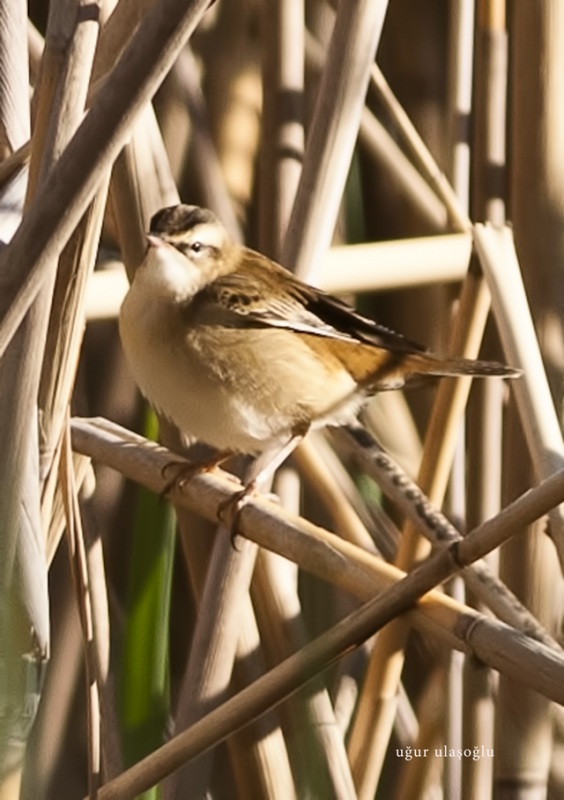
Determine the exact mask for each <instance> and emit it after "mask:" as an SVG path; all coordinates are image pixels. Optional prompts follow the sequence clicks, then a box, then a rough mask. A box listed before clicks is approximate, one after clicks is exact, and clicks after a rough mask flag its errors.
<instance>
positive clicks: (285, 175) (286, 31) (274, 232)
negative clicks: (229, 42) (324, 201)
mask: <svg viewBox="0 0 564 800" xmlns="http://www.w3.org/2000/svg"><path fill="white" fill-rule="evenodd" d="M261 20H262V26H263V36H262V42H263V44H262V58H263V67H262V69H263V108H262V116H261V124H262V135H261V152H260V172H259V178H260V187H259V192H260V203H259V221H258V230H259V235H258V241H259V247H260V249H261V251H262V252H264V253H266V254H267V255H270V256H271V257H272V258H275V259H279V258H280V255H281V252H282V247H283V242H284V237H285V235H286V229H287V227H288V222H289V219H290V215H291V212H292V205H293V203H294V200H295V196H296V190H297V187H298V183H299V180H300V176H301V171H302V158H303V153H304V113H305V96H304V36H305V4H304V2H303V0H299V2H292V3H286V2H284V1H283V0H277V2H276V3H274V4H273V5H269V6H265V7H264V9H263V12H262V17H261Z"/></svg>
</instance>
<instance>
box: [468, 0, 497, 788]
mask: <svg viewBox="0 0 564 800" xmlns="http://www.w3.org/2000/svg"><path fill="white" fill-rule="evenodd" d="M476 21H477V29H476V71H475V74H476V88H475V103H474V118H475V123H474V131H473V143H474V144H473V152H472V159H473V186H472V189H473V200H472V207H473V217H474V218H475V219H479V220H481V219H487V220H488V221H489V222H491V223H493V224H495V225H498V226H499V225H503V224H504V222H505V204H506V199H507V198H506V187H505V185H504V177H505V169H506V152H505V151H506V136H507V120H506V105H507V58H508V41H507V31H506V28H505V0H479V2H478V4H477V15H476ZM476 389H477V390H478V391H475V393H474V397H473V398H471V403H470V407H469V430H470V435H469V437H468V479H469V480H468V489H467V491H468V515H467V520H468V525H469V527H470V528H471V527H473V526H475V525H478V524H480V523H481V522H483V521H484V520H485V519H488V518H489V517H491V516H494V515H495V514H496V513H498V511H499V509H500V506H501V495H502V453H503V450H502V437H503V399H504V397H503V396H504V390H503V387H502V385H501V383H500V381H496V380H493V381H487V382H485V383H484V384H481V385H479V386H477V387H476ZM494 555H495V556H496V557H495V563H494V558H493V556H494ZM490 559H491V566H492V568H494V569H496V570H497V568H498V563H499V557H498V556H497V554H492V557H490ZM472 601H473V598H472ZM494 684H495V676H494V674H493V673H492V672H491V670H489V668H488V667H486V666H484V665H482V664H479V663H478V662H476V661H475V659H471V658H467V659H466V662H465V665H464V698H463V706H462V717H463V741H462V747H463V748H466V747H472V746H473V745H474V744H475V743H480V744H483V745H484V746H486V747H490V748H493V746H494V721H495V714H496V710H495V706H494V696H493V694H494ZM492 776H493V762H492V760H491V759H480V760H477V761H474V760H469V759H465V760H464V761H463V763H462V785H463V786H464V787H465V792H466V793H467V795H468V798H469V800H474V799H475V800H479V799H481V798H485V799H487V798H489V797H491V795H492V789H493V784H492Z"/></svg>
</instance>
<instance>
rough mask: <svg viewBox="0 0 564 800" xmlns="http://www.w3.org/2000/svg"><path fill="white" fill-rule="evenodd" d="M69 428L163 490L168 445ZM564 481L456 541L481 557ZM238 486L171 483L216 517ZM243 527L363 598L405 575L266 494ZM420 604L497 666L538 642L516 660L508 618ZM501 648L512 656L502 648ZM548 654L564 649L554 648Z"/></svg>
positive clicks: (553, 500) (104, 424) (204, 479)
mask: <svg viewBox="0 0 564 800" xmlns="http://www.w3.org/2000/svg"><path fill="white" fill-rule="evenodd" d="M72 429H73V442H74V447H75V449H77V450H78V452H83V453H84V454H87V455H89V456H90V457H92V458H95V459H96V460H99V461H100V462H101V463H105V464H107V465H108V466H112V468H114V469H117V470H119V471H120V472H121V473H123V474H124V475H126V476H127V477H129V478H131V479H134V480H136V481H138V482H140V483H142V484H143V485H145V486H147V488H150V489H151V490H152V491H155V492H159V491H162V488H163V483H164V481H163V478H162V468H163V466H164V465H165V464H167V463H169V462H170V458H171V454H170V452H169V451H167V450H166V449H164V448H162V447H158V446H157V445H155V444H153V443H150V442H147V441H146V440H144V439H143V438H142V437H140V436H138V435H136V434H133V433H131V432H130V431H126V430H125V429H123V428H120V427H119V426H117V425H114V424H113V423H109V422H108V421H107V420H98V421H96V420H94V421H88V420H79V419H75V420H73V422H72ZM563 484H564V479H563V477H562V473H557V474H556V475H554V476H552V477H551V478H549V479H548V480H547V481H545V482H544V483H543V484H541V485H540V486H539V487H536V488H535V489H532V490H530V491H529V492H527V493H526V494H525V495H523V496H522V497H521V498H519V500H518V501H515V502H514V503H512V504H511V505H510V506H508V507H507V508H505V509H504V510H503V511H502V512H501V513H500V514H499V515H497V517H495V518H494V519H492V520H488V521H487V522H486V523H484V524H483V525H481V526H480V527H479V528H477V529H476V530H475V531H473V533H472V538H471V539H469V538H468V537H467V538H466V539H464V540H463V542H461V543H459V544H457V547H458V548H460V547H462V548H463V550H464V551H469V552H470V560H476V559H477V558H479V557H481V555H482V550H484V549H485V550H486V552H488V549H487V548H486V546H485V545H484V546H483V547H482V546H480V548H479V551H478V549H477V548H476V547H475V545H474V540H475V538H476V536H478V535H479V536H482V535H483V534H484V533H485V534H487V536H488V542H489V544H488V548H489V549H494V548H495V547H497V546H498V545H499V542H498V539H499V538H501V537H508V536H510V535H511V533H512V530H515V526H517V525H522V524H526V523H527V522H528V521H529V520H533V519H536V518H538V517H539V516H542V514H543V513H545V512H546V509H548V508H550V507H553V506H554V505H556V504H557V503H558V502H559V501H560V497H561V495H562V493H563V492H564V486H563ZM233 490H234V489H233V479H232V477H231V476H230V477H229V478H227V477H222V473H221V471H219V470H217V471H216V472H214V473H213V475H212V474H210V475H205V476H199V477H195V478H194V479H193V480H192V481H190V483H189V484H187V485H186V486H185V487H184V491H182V492H180V491H174V493H173V494H174V500H175V502H176V503H177V504H178V505H179V507H186V508H193V509H194V510H196V511H197V512H198V513H199V514H201V515H202V516H204V517H205V518H208V519H211V520H214V519H215V518H216V514H217V508H218V506H219V505H220V503H221V502H224V501H225V500H226V499H227V498H229V497H231V496H232V493H233ZM241 531H242V533H244V535H245V536H246V537H247V538H249V539H252V540H253V541H256V542H257V544H260V545H261V546H263V547H266V548H267V549H269V550H273V551H274V552H277V553H279V554H280V555H284V556H285V557H287V558H290V559H292V560H295V561H297V562H298V563H299V565H300V566H301V567H302V568H303V569H306V570H307V571H311V572H313V573H314V574H316V575H318V576H319V577H322V578H323V579H324V580H326V581H329V582H330V583H335V584H336V585H338V586H340V587H341V588H343V589H345V590H346V591H349V592H351V593H352V594H354V595H357V596H360V597H362V598H363V599H366V598H370V597H373V596H374V593H375V592H378V591H381V588H382V586H389V585H390V583H391V582H393V581H394V580H398V579H399V578H400V576H401V575H402V572H401V571H400V570H397V568H395V567H393V566H391V565H388V564H386V563H385V562H382V561H381V560H380V559H377V558H375V557H374V556H373V555H372V554H370V553H367V552H366V551H364V550H360V549H359V548H357V547H355V546H354V545H351V544H349V543H347V542H345V541H343V540H342V539H339V538H337V537H335V536H334V535H332V534H329V533H326V532H324V531H322V529H320V528H318V527H316V526H315V525H312V524H311V523H308V522H306V521H305V520H304V519H301V518H300V519H299V520H298V519H297V518H293V517H291V516H289V515H287V514H285V513H284V512H283V511H282V510H281V509H279V508H278V507H276V506H273V505H272V504H270V503H268V502H267V501H266V500H262V499H257V500H256V501H251V502H249V504H248V506H245V509H244V510H243V511H242V513H241ZM423 609H424V610H425V615H430V616H428V617H425V616H421V615H420V614H419V610H417V611H414V612H410V614H408V615H407V616H408V618H409V619H410V620H412V621H413V622H414V623H415V624H418V625H419V624H422V625H424V627H425V630H426V631H428V632H433V633H437V634H438V633H439V628H440V627H441V626H444V627H445V628H448V629H449V631H450V632H447V639H446V641H448V642H449V644H450V646H455V647H458V648H459V649H463V650H465V651H467V652H470V651H469V650H468V647H469V646H470V648H471V649H473V648H475V644H476V641H478V647H479V650H475V649H474V654H475V655H476V656H477V657H479V658H481V659H483V660H484V661H485V662H486V663H489V664H491V665H492V666H494V667H496V664H497V663H498V661H497V660H496V659H500V658H501V659H502V663H503V664H504V668H505V669H509V670H510V671H511V672H515V670H516V669H517V668H521V667H522V665H523V663H524V662H525V661H526V660H527V657H528V656H529V655H530V653H529V650H530V649H531V648H534V645H531V646H529V645H527V647H526V649H525V650H524V651H523V656H524V657H523V658H519V657H518V658H517V663H515V664H513V662H512V659H514V657H515V656H514V653H515V646H516V642H520V641H523V642H525V641H528V639H527V637H524V636H523V635H522V634H520V633H517V632H515V631H514V630H513V629H512V628H509V627H508V626H505V625H504V624H503V623H494V622H493V620H489V619H488V618H485V617H483V616H482V615H479V614H476V612H475V611H474V610H472V609H470V608H469V607H467V606H461V605H460V604H458V603H456V602H455V601H454V600H452V599H450V598H449V597H447V596H446V595H444V594H443V593H435V592H432V593H431V594H430V595H429V599H428V600H427V599H425V600H424V601H422V604H421V610H423ZM428 622H429V623H430V624H427V623H428ZM484 629H487V632H491V635H486V640H487V641H488V642H489V641H493V640H494V639H495V636H494V633H493V632H494V631H495V635H497V636H499V637H500V640H499V642H498V652H487V651H485V650H483V649H482V648H481V645H480V641H481V639H480V637H481V633H480V634H479V636H478V638H477V639H475V637H476V634H477V633H478V631H480V632H481V631H483V630H484ZM504 631H507V634H504V633H503V632H504ZM510 632H511V633H510ZM461 633H463V634H464V636H465V637H466V642H465V643H464V642H462V641H461V639H460V634H461ZM453 635H454V636H453ZM531 641H533V640H531ZM500 642H503V644H500ZM537 644H538V647H539V649H540V650H542V651H543V652H548V649H547V648H546V647H545V646H544V645H541V644H540V643H538V642H537ZM503 652H506V653H507V654H508V656H507V657H506V656H504V655H503ZM551 652H552V651H551ZM492 658H493V659H494V661H493V662H492ZM551 658H555V659H558V658H559V657H558V656H557V655H556V653H554V654H553V655H552V656H551ZM512 664H513V666H512ZM524 672H526V673H527V679H528V680H533V681H536V678H535V676H534V674H531V672H530V670H529V669H528V668H527V670H526V671H524ZM545 675H546V670H545ZM537 677H538V676H537Z"/></svg>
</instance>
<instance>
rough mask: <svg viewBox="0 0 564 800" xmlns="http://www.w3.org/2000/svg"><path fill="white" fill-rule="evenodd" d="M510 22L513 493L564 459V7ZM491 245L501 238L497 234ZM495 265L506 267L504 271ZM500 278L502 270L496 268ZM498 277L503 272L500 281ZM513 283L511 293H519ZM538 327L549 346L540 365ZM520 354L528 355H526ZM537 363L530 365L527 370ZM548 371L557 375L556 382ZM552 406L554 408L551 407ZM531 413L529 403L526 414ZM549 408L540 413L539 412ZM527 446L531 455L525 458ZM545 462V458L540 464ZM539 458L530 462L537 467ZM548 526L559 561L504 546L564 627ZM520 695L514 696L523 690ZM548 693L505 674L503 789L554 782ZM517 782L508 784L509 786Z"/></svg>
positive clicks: (523, 9)
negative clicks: (563, 100)
mask: <svg viewBox="0 0 564 800" xmlns="http://www.w3.org/2000/svg"><path fill="white" fill-rule="evenodd" d="M509 8H510V10H511V16H510V26H509V27H510V30H511V34H512V39H511V47H510V53H511V60H510V70H511V71H510V87H511V97H510V103H509V107H510V124H511V127H510V130H509V137H508V139H509V146H510V152H511V155H512V158H511V162H510V171H509V189H510V202H511V216H512V221H513V223H514V225H515V230H514V232H513V234H512V235H510V234H509V233H506V232H503V233H502V234H500V237H499V239H500V242H499V244H500V245H501V240H502V239H506V240H507V248H506V249H505V248H502V247H500V249H499V251H498V256H499V257H504V259H505V258H506V259H507V262H508V264H507V270H508V275H507V277H506V278H505V280H506V281H508V280H510V279H511V278H512V277H513V270H514V269H515V267H516V260H517V259H516V255H515V251H514V250H513V244H512V242H511V239H512V236H514V237H515V248H516V252H517V255H518V259H519V263H520V268H521V276H522V280H523V282H524V285H525V287H526V290H527V293H528V305H529V307H530V311H529V310H528V309H527V308H526V307H525V308H523V307H522V305H521V300H522V299H523V297H522V295H524V292H523V290H522V286H521V284H520V283H518V284H517V287H516V305H515V308H514V309H513V310H512V311H511V312H509V314H510V315H511V317H513V326H512V327H515V328H516V325H515V322H516V320H517V313H523V312H524V313H525V317H524V325H523V327H524V330H523V331H519V332H518V333H516V334H515V338H516V341H517V347H518V348H519V349H520V350H524V351H525V353H526V355H527V356H528V360H527V361H526V362H525V366H526V368H527V374H526V376H525V386H524V387H523V388H522V390H521V391H522V393H523V394H524V395H525V396H527V395H529V393H530V392H532V395H531V396H530V397H528V398H527V400H526V401H525V403H524V402H523V400H524V398H523V396H519V395H516V406H517V411H518V414H519V420H520V428H521V429H522V430H523V431H524V432H525V441H526V446H525V445H524V444H519V441H518V439H517V437H516V436H514V437H512V440H511V444H512V445H513V446H512V448H511V451H510V453H509V462H508V463H509V464H510V468H509V469H508V471H507V477H506V482H507V483H506V485H508V486H509V487H510V488H509V491H515V489H517V490H519V486H522V485H523V481H529V480H530V473H531V471H533V472H534V473H535V474H537V475H538V474H539V469H542V470H543V471H546V472H548V471H550V470H551V469H555V468H557V467H556V464H558V463H559V462H560V461H561V459H562V438H561V424H562V418H561V417H562V413H561V408H562V386H561V375H562V357H561V354H560V351H561V343H562V283H561V280H560V274H561V267H562V222H563V212H562V208H563V197H564V196H563V193H562V185H561V181H559V180H558V179H557V178H556V176H557V175H559V174H561V171H562V166H563V161H562V152H561V148H560V147H559V146H558V144H557V143H558V142H559V141H560V140H561V139H562V133H563V123H564V118H563V116H562V110H561V105H560V101H559V95H560V83H561V75H562V55H561V49H560V47H559V44H558V42H559V41H560V38H561V36H562V32H563V30H564V17H563V14H562V11H563V7H562V5H561V4H560V3H556V2H549V3H544V4H542V5H540V6H537V5H533V6H529V5H527V4H519V3H518V4H515V5H514V4H511V5H510V6H509ZM492 244H493V242H492ZM496 272H498V270H497V269H496ZM498 276H499V272H498ZM498 281H499V277H498V278H497V279H496V283H498ZM512 290H513V287H511V290H510V291H509V292H508V288H507V286H506V290H505V291H506V293H511V294H513V291H512ZM531 317H532V318H533V319H534V322H535V326H534V328H536V335H537V337H538V340H539V343H540V346H541V347H542V351H543V356H544V359H545V361H544V364H543V363H542V361H541V359H540V357H539V352H538V347H537V343H536V337H535V336H534V328H533V326H532V325H531ZM520 355H522V353H520ZM529 369H530V370H531V372H529ZM545 370H546V371H548V372H549V374H550V377H551V389H552V392H550V391H549V390H548V386H547V376H546V372H545ZM527 401H528V403H530V404H532V405H533V406H534V408H533V411H532V413H534V418H533V419H532V420H531V419H530V417H529V418H528V419H526V420H525V417H524V413H523V412H524V410H525V409H524V406H525V405H526V403H527ZM553 404H554V406H555V409H554V408H553ZM525 413H529V414H530V413H531V409H530V407H527V412H525ZM539 413H540V414H542V416H541V417H539V416H538V415H539ZM537 426H539V429H538V430H536V433H537V435H538V437H539V438H538V440H537V442H536V443H534V444H533V443H532V441H531V428H534V429H537ZM527 451H528V453H529V454H530V455H529V458H527ZM539 462H540V463H539ZM531 465H532V470H531ZM549 525H550V533H551V537H552V539H553V542H554V544H555V545H556V550H557V554H558V560H559V562H560V565H559V566H558V564H557V561H556V559H555V558H554V555H555V554H554V551H553V548H552V543H551V542H550V540H549V539H548V538H547V537H546V536H545V535H544V532H545V531H544V527H543V526H540V525H539V526H536V529H535V530H534V531H532V532H531V531H529V532H527V533H528V535H525V534H523V536H522V537H520V538H519V540H518V541H516V542H515V545H514V546H512V547H511V549H510V550H509V551H507V552H505V553H503V554H502V569H503V571H504V575H505V576H506V580H507V581H508V582H510V583H511V585H512V587H513V588H514V589H515V590H516V591H518V592H519V593H520V594H521V595H522V596H523V598H524V600H525V602H527V603H528V604H530V606H531V608H532V609H533V610H534V611H535V612H536V613H537V614H538V616H539V617H540V618H541V619H545V621H546V623H547V624H548V625H553V626H554V629H555V630H560V629H561V622H562V604H561V602H560V598H559V596H558V595H557V593H556V591H555V586H557V585H559V584H560V583H561V581H562V564H563V552H564V551H563V547H562V509H561V508H559V509H555V510H554V512H553V513H552V514H551V516H550V523H549ZM517 695H518V697H519V703H518V704H515V702H514V698H515V696H517ZM547 712H548V709H547V704H546V703H545V702H544V701H543V699H542V698H539V697H536V696H535V695H534V694H532V693H530V692H527V691H523V690H522V687H520V686H519V685H518V683H516V684H513V683H512V682H509V681H506V680H500V691H499V705H498V714H497V718H496V753H497V759H496V779H495V784H494V787H495V788H494V791H495V794H496V796H500V797H501V798H504V797H507V796H508V793H509V792H511V794H512V795H513V796H514V797H517V798H520V797H524V796H525V794H527V793H529V794H531V795H532V796H534V795H535V794H536V795H537V796H541V795H545V794H546V793H547V791H550V790H549V789H548V786H547V784H548V781H549V770H550V760H551V757H550V752H551V749H552V746H553V726H552V724H551V722H550V720H549V714H548V713H547ZM509 787H510V788H509Z"/></svg>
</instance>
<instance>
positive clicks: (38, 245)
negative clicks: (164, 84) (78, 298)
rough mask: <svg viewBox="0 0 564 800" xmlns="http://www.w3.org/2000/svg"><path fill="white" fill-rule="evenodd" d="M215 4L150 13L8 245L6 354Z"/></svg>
mask: <svg viewBox="0 0 564 800" xmlns="http://www.w3.org/2000/svg"><path fill="white" fill-rule="evenodd" d="M207 4H208V3H207V0H192V2H191V3H190V4H189V6H188V7H186V4H185V3H181V2H178V0H165V2H164V3H159V4H157V5H156V6H155V7H154V8H153V9H152V10H151V11H150V12H149V13H148V14H147V16H146V17H145V19H144V20H143V22H142V23H141V25H140V27H139V29H138V30H137V32H136V33H135V34H134V36H133V37H132V40H131V42H130V44H129V45H128V47H127V49H126V51H125V52H124V54H123V56H122V58H121V59H120V61H119V62H118V63H117V64H116V66H115V68H114V70H113V71H112V74H111V76H109V78H108V80H107V81H106V83H105V85H104V87H103V90H101V91H100V92H99V93H98V94H97V96H96V98H95V100H94V102H93V104H92V107H91V109H90V112H89V113H88V115H87V116H86V117H85V119H84V121H83V122H82V124H81V126H80V128H79V130H78V131H77V133H76V135H75V136H74V137H73V139H72V141H71V142H70V144H69V146H68V147H67V148H66V149H65V151H64V153H63V154H62V156H61V158H60V159H59V161H58V163H57V165H56V167H55V168H54V170H53V174H52V176H51V181H50V182H49V185H48V186H47V187H45V188H44V190H43V191H42V192H41V194H40V195H38V197H37V198H36V200H35V202H34V203H33V204H32V206H31V207H30V209H29V212H28V213H27V214H26V217H25V219H24V220H23V221H22V224H21V225H20V227H19V229H18V231H17V232H16V234H15V235H14V238H13V239H12V241H11V242H10V245H9V246H8V247H7V248H5V250H4V251H2V253H0V274H2V288H3V291H2V305H1V316H0V354H2V353H3V352H4V351H5V349H6V346H7V344H8V342H9V341H10V340H11V338H12V336H13V334H14V331H15V330H16V328H17V326H18V325H19V323H20V322H21V320H22V318H23V316H24V314H25V312H26V311H27V309H28V308H29V305H30V304H31V302H32V301H33V299H34V297H35V296H36V294H37V292H38V291H39V289H40V288H41V285H42V281H43V279H44V275H45V268H46V265H47V264H48V263H49V261H50V259H51V258H52V257H53V256H54V255H58V253H59V252H60V250H61V249H62V247H63V246H64V244H65V243H66V242H67V241H68V238H69V236H70V234H71V232H72V231H73V229H74V227H75V226H76V224H77V222H78V220H79V219H80V217H81V216H82V214H83V213H84V211H85V210H86V207H87V205H88V203H89V202H90V200H91V199H92V197H93V195H94V193H95V191H96V188H97V187H98V185H99V181H100V179H101V173H103V169H104V167H107V166H109V165H110V164H111V163H112V161H113V160H114V159H115V157H116V155H117V153H118V152H119V150H120V148H121V147H122V145H123V143H124V141H125V140H126V137H127V135H128V133H129V130H130V128H131V125H132V123H133V120H134V119H135V116H136V114H137V113H138V112H139V111H140V109H141V108H142V106H143V105H144V103H145V102H147V100H148V99H150V97H151V96H152V94H153V93H154V92H155V90H156V88H157V87H158V85H159V83H160V81H161V80H162V78H163V76H164V74H166V72H167V71H168V69H170V66H171V65H172V63H173V61H174V59H175V57H176V56H177V54H178V52H179V51H180V49H181V47H182V46H183V44H184V43H185V41H186V40H187V39H188V38H189V36H190V34H191V33H192V31H193V30H194V28H195V27H196V25H197V23H198V22H199V20H200V18H201V16H202V14H203V13H204V11H205V10H206V8H207ZM78 165H80V170H79V169H78V168H77V167H78Z"/></svg>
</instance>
